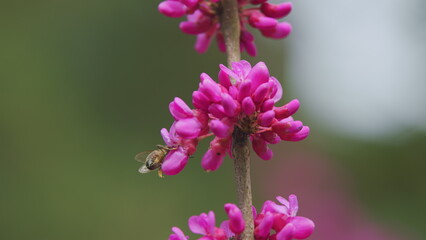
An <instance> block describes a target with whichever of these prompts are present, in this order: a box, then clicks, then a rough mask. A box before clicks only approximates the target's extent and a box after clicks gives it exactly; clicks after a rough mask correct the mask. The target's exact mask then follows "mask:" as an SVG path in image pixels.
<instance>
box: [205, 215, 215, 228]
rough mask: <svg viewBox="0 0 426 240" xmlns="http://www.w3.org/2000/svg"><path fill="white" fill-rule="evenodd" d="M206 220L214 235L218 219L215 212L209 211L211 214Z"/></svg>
mask: <svg viewBox="0 0 426 240" xmlns="http://www.w3.org/2000/svg"><path fill="white" fill-rule="evenodd" d="M206 220H207V224H208V226H209V231H210V232H211V233H213V232H214V230H215V228H216V218H215V215H214V212H213V211H209V213H208V214H207V218H206Z"/></svg>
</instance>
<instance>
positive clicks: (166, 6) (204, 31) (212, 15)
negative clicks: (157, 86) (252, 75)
mask: <svg viewBox="0 0 426 240" xmlns="http://www.w3.org/2000/svg"><path fill="white" fill-rule="evenodd" d="M249 4H251V5H254V6H251V7H248V5H249ZM238 6H239V9H240V24H241V25H240V26H241V33H240V48H241V51H244V50H245V51H246V52H247V53H248V54H249V55H251V56H255V55H256V52H257V51H256V45H255V44H254V37H253V35H252V34H251V33H250V32H249V31H247V24H249V25H250V26H252V27H253V28H257V29H259V30H260V32H261V33H262V35H264V36H265V37H269V38H275V39H279V38H284V37H287V36H288V35H289V34H290V32H291V25H290V24H289V23H287V22H281V23H280V22H278V20H277V19H280V18H283V17H285V16H287V15H288V14H289V13H290V12H291V10H292V7H293V5H292V3H290V2H284V3H280V4H271V3H268V2H267V0H251V1H250V0H239V1H238ZM158 10H159V11H160V13H162V14H164V15H165V16H168V17H173V18H176V17H182V16H184V15H187V21H184V22H181V23H180V25H179V28H180V29H181V30H182V32H184V33H187V34H193V35H197V40H196V43H195V50H196V51H197V52H199V53H204V52H206V51H207V49H208V48H209V46H210V44H211V41H212V39H213V37H216V41H217V44H218V47H219V50H220V51H222V52H225V50H226V46H225V41H224V38H223V35H222V32H221V30H220V22H219V14H220V13H221V12H222V4H221V3H220V1H219V0H166V1H163V2H161V3H160V5H159V6H158Z"/></svg>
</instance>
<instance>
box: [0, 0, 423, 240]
mask: <svg viewBox="0 0 426 240" xmlns="http://www.w3.org/2000/svg"><path fill="white" fill-rule="evenodd" d="M157 4H158V1H134V0H133V1H131V0H126V1H105V0H103V1H100V0H91V1H81V0H74V1H52V0H44V1H9V2H4V3H2V7H1V9H0V34H1V38H0V52H1V54H0V78H1V81H0V116H1V117H0V144H1V151H0V158H1V162H0V169H1V175H0V186H1V189H2V193H1V195H0V207H1V218H0V226H1V228H0V238H1V239H27V238H31V239H59V238H60V239H63V240H66V239H76V238H78V239H104V240H106V239H123V238H124V239H166V238H167V236H168V235H169V234H170V228H171V227H172V226H175V225H177V226H180V227H182V228H183V229H187V228H186V221H187V218H188V217H189V216H191V215H194V214H199V213H200V212H203V211H204V212H205V211H207V210H209V209H212V210H215V212H216V213H217V216H218V219H220V220H223V219H224V218H225V215H224V213H223V211H222V208H223V204H224V203H225V202H235V196H234V195H235V194H234V190H233V189H234V183H233V176H232V166H231V163H230V161H225V164H224V166H223V167H222V168H220V170H219V171H217V172H214V173H209V174H206V173H204V172H203V171H201V167H200V165H199V159H200V157H201V154H202V151H199V152H198V153H197V154H196V155H195V156H194V158H193V159H191V161H190V163H189V164H188V167H187V168H186V169H185V170H184V171H183V172H182V174H180V175H178V176H174V177H166V178H165V179H159V178H158V177H157V176H156V174H155V173H152V174H149V175H146V176H141V175H140V174H138V173H137V169H138V167H139V163H137V162H135V161H134V160H133V156H134V155H135V154H136V153H137V152H140V151H145V150H149V149H153V148H154V146H155V145H156V144H158V143H161V141H162V140H161V137H160V135H159V130H160V129H161V128H163V127H168V126H170V124H171V123H172V118H171V117H170V115H169V113H168V111H167V109H168V103H169V102H170V101H171V100H172V99H173V97H175V96H180V97H182V98H183V99H184V100H186V101H187V102H190V96H191V93H192V91H193V90H194V89H195V87H196V86H197V84H198V76H199V74H200V73H201V71H205V72H207V73H208V74H211V75H212V76H216V74H217V71H218V67H217V66H218V64H219V63H224V62H225V55H223V54H221V53H218V52H217V47H216V46H215V44H212V46H211V49H210V50H209V52H208V53H207V54H205V55H199V54H197V53H196V52H195V51H193V49H192V46H193V43H194V40H195V39H194V37H193V36H188V35H185V34H182V33H181V32H180V30H179V29H178V27H177V26H178V22H179V20H178V19H170V18H165V17H163V16H161V15H160V14H159V13H158V12H157V11H156V8H157ZM281 44H282V43H281V42H279V41H273V40H265V41H264V42H261V43H259V44H258V47H259V49H261V51H260V54H259V56H258V57H256V58H254V59H251V62H252V63H253V62H256V61H259V60H260V59H267V60H266V61H267V64H268V66H269V67H270V69H271V73H272V74H273V75H275V76H278V78H282V77H281V76H280V75H282V74H283V71H282V66H283V64H284V63H283V59H282V54H281V52H282V50H281V47H280V46H281ZM277 49H279V50H277ZM424 142H425V139H424V137H421V139H420V140H412V142H410V144H408V143H407V144H405V145H398V147H397V148H395V147H392V146H391V147H389V146H378V145H377V144H376V145H374V144H370V143H357V144H353V143H352V142H350V141H349V140H346V141H336V145H335V146H334V145H327V146H326V148H327V147H329V150H330V152H333V153H334V154H336V156H339V157H340V158H341V159H345V161H344V164H345V165H346V166H347V167H348V168H350V169H352V170H353V172H354V176H355V177H356V180H357V181H358V182H357V183H358V191H359V192H360V194H361V195H360V196H362V197H363V199H362V200H363V201H364V202H365V203H366V205H367V206H368V207H370V208H371V211H372V212H374V214H377V215H379V216H382V218H383V219H386V218H387V217H390V218H392V219H398V218H399V219H402V221H401V222H405V221H407V222H405V223H402V224H404V225H408V223H409V224H412V225H413V226H416V227H418V228H419V229H420V227H421V226H420V222H418V221H423V222H425V219H424V214H423V216H419V217H418V218H415V217H414V215H415V214H414V213H413V211H414V212H419V209H421V210H425V207H424V205H422V204H421V203H423V202H424V201H425V195H426V194H425V188H424V181H423V179H420V176H421V174H422V172H421V171H422V169H424V166H425V164H424V162H420V161H419V159H420V158H419V156H424V153H425V150H424V148H423V146H424ZM318 145H321V144H320V143H319V144H318ZM206 147H207V145H206V144H204V145H201V148H206ZM407 154H408V155H407ZM400 160H404V162H402V161H400ZM419 166H422V167H419ZM382 168H383V170H382ZM417 174H418V175H417ZM389 184H392V185H389ZM255 189H256V187H255ZM377 189H380V191H377ZM395 189H398V191H403V192H395ZM404 190H405V191H404ZM415 194H422V195H421V197H419V198H417V197H416V195H415ZM407 196H408V197H407ZM405 198H409V199H410V201H411V202H408V203H407V200H406V199H405ZM259 199H260V201H259ZM255 200H256V202H261V201H264V199H262V197H257V196H256V199H255ZM384 201H385V202H384ZM401 201H402V202H403V203H404V204H405V205H401V206H400V204H401ZM398 206H399V208H398ZM406 208H410V210H407V209H406ZM423 231H424V228H423Z"/></svg>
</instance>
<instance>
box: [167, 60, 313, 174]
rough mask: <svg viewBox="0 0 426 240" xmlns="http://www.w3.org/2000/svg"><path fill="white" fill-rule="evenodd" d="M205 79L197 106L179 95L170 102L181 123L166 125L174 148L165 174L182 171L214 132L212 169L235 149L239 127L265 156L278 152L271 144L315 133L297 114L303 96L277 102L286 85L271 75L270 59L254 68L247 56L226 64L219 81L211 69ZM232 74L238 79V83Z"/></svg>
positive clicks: (208, 160) (208, 157)
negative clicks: (299, 99) (188, 103)
mask: <svg viewBox="0 0 426 240" xmlns="http://www.w3.org/2000/svg"><path fill="white" fill-rule="evenodd" d="M200 79H201V82H200V84H199V87H198V89H197V90H196V91H194V92H193V94H192V103H193V105H194V107H195V109H191V108H190V107H189V106H188V105H187V104H186V103H185V102H184V101H183V100H182V99H180V98H177V97H176V98H175V99H174V100H173V101H172V102H171V103H170V104H169V110H170V113H171V114H172V116H173V118H174V120H175V122H174V123H173V124H172V126H171V128H170V131H168V130H167V129H165V128H163V129H162V130H161V135H162V137H163V139H164V142H165V143H166V146H167V148H168V149H170V151H169V152H168V153H167V156H166V157H165V158H164V161H163V163H162V166H161V170H162V171H163V173H164V174H166V175H175V174H178V173H179V172H181V171H182V170H183V168H184V167H185V166H186V164H187V162H188V159H189V157H190V156H191V155H193V154H194V153H195V151H196V147H197V145H198V142H199V141H201V140H202V139H205V138H207V137H209V136H214V138H213V140H212V141H211V142H210V147H209V149H208V150H207V151H206V153H205V154H204V156H203V158H202V160H201V166H202V167H203V168H204V170H206V171H215V170H217V169H218V168H219V167H220V166H221V164H222V162H223V160H224V158H225V156H226V155H227V154H229V153H230V151H231V143H232V134H233V132H234V131H235V129H236V128H239V129H240V130H241V131H242V132H243V133H245V134H246V135H247V136H249V137H250V141H251V143H252V146H253V150H254V151H255V153H256V154H257V155H258V156H259V157H260V158H261V159H263V160H269V159H271V158H272V157H273V152H272V150H271V149H270V148H269V147H268V146H269V144H277V143H279V142H281V141H301V140H303V139H305V138H306V137H307V136H308V135H309V127H307V126H304V125H303V123H302V122H301V121H295V120H294V119H293V117H292V115H293V114H294V113H296V112H297V110H298V109H299V106H300V103H299V101H298V100H297V99H294V100H292V101H290V102H289V103H287V104H285V105H283V106H275V104H276V103H277V102H278V101H279V100H280V99H281V97H282V95H283V90H282V87H281V84H280V82H279V81H278V80H277V79H276V78H275V77H272V76H270V75H269V70H268V68H267V66H266V65H265V63H263V62H259V63H257V64H256V65H255V66H253V67H252V66H251V65H250V63H249V62H247V61H244V60H242V61H239V62H234V63H232V69H229V68H227V67H225V66H223V65H220V71H219V74H218V79H219V82H216V81H214V80H213V79H212V78H211V77H210V76H209V75H207V74H205V73H203V74H201V76H200ZM231 79H234V80H235V83H234V84H232V83H231ZM229 155H230V154H229ZM231 157H232V156H231Z"/></svg>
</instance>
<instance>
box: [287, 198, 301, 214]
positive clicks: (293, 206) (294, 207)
mask: <svg viewBox="0 0 426 240" xmlns="http://www.w3.org/2000/svg"><path fill="white" fill-rule="evenodd" d="M288 202H289V210H290V216H291V217H294V216H296V214H297V211H298V210H299V203H298V201H297V196H296V195H294V194H291V195H290V196H289V197H288Z"/></svg>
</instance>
